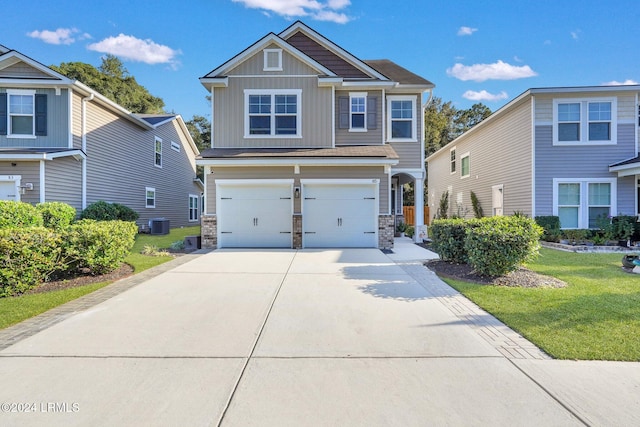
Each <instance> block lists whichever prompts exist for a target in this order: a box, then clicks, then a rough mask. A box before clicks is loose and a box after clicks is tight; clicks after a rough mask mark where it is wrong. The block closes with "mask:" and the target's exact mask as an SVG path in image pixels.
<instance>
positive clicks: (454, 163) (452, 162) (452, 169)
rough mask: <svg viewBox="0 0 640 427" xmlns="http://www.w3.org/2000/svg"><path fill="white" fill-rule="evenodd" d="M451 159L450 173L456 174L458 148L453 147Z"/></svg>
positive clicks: (450, 154)
mask: <svg viewBox="0 0 640 427" xmlns="http://www.w3.org/2000/svg"><path fill="white" fill-rule="evenodd" d="M449 158H450V161H451V164H450V166H449V171H450V172H451V173H456V147H453V148H452V149H451V150H449Z"/></svg>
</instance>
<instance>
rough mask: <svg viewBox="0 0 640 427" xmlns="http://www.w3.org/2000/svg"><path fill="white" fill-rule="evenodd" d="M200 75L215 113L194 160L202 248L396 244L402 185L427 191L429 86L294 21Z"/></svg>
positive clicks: (420, 224)
mask: <svg viewBox="0 0 640 427" xmlns="http://www.w3.org/2000/svg"><path fill="white" fill-rule="evenodd" d="M200 81H201V83H202V84H203V85H204V86H205V88H207V90H208V91H209V92H210V93H211V99H212V117H213V121H212V129H213V131H212V132H213V133H212V145H211V148H210V149H207V150H205V151H204V152H202V153H201V154H200V156H199V157H198V158H197V161H196V163H197V164H199V165H202V166H204V167H205V200H206V211H205V215H204V216H203V231H202V234H203V235H202V237H203V245H204V246H207V247H219V248H224V247H286V248H303V247H304V248H312V247H379V248H390V247H392V246H393V235H394V231H395V226H396V224H397V222H398V221H401V220H402V216H401V215H398V214H397V211H398V210H397V209H395V208H396V207H397V203H400V206H402V204H401V203H402V199H401V191H399V189H400V188H401V185H402V184H404V183H406V182H414V183H415V185H416V187H417V188H418V190H417V191H416V193H417V194H419V195H421V194H422V190H421V189H422V185H423V180H424V178H425V168H424V154H423V153H424V141H423V137H422V110H423V103H424V102H425V101H426V100H427V99H428V98H427V97H424V96H423V95H425V94H429V93H430V91H431V89H432V88H433V84H431V83H430V82H429V81H427V80H425V79H423V78H422V77H419V76H417V75H415V74H413V73H411V72H409V71H407V70H405V69H404V68H402V67H400V66H398V65H396V64H394V63H393V62H391V61H388V60H379V61H363V60H361V59H359V58H356V57H355V56H353V55H352V54H350V53H349V52H347V51H346V50H344V49H342V48H341V47H340V46H338V45H336V44H335V43H333V42H332V41H330V40H328V39H327V38H325V37H324V36H322V35H320V34H318V33H317V32H315V31H314V30H313V29H311V28H309V27H308V26H306V25H305V24H303V23H302V22H299V21H298V22H296V23H294V24H293V25H291V26H290V27H289V28H287V29H285V30H284V31H283V32H281V33H280V34H277V35H276V34H273V33H270V34H268V35H267V36H265V37H263V38H262V39H260V40H258V41H257V42H256V43H254V44H253V45H251V46H249V47H248V48H247V49H244V50H243V51H242V52H241V53H240V54H238V55H236V56H235V57H233V58H232V59H230V60H228V61H227V62H224V63H223V64H222V65H220V66H218V67H217V68H215V69H214V70H212V71H211V72H209V73H207V74H206V75H205V76H204V77H202V78H201V79H200ZM393 195H395V196H396V197H395V198H394V197H393ZM398 196H399V197H398ZM416 199H417V200H416V205H418V206H422V199H421V197H417V198H416ZM418 211H419V212H422V209H419V210H418ZM400 212H401V210H400ZM422 224H423V218H421V217H420V216H418V218H417V225H418V227H417V228H418V230H422V229H423V227H422ZM422 237H424V236H422V235H420V234H419V233H416V239H421V238H422Z"/></svg>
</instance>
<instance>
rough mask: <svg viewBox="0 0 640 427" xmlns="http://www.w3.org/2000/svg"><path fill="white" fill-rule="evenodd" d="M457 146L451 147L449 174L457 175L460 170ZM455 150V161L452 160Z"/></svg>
mask: <svg viewBox="0 0 640 427" xmlns="http://www.w3.org/2000/svg"><path fill="white" fill-rule="evenodd" d="M456 148H458V147H457V146H455V145H454V146H453V147H451V148H450V149H449V175H455V174H456V173H457V172H458V152H457V151H456ZM452 151H454V152H455V153H454V154H455V156H456V157H455V158H454V159H453V162H451V152H452ZM452 163H453V169H454V170H453V172H451V164H452Z"/></svg>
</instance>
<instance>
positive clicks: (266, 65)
mask: <svg viewBox="0 0 640 427" xmlns="http://www.w3.org/2000/svg"><path fill="white" fill-rule="evenodd" d="M262 53H263V60H264V62H263V68H262V71H282V49H263V50H262ZM273 53H275V54H277V55H278V56H277V62H278V65H277V66H275V67H270V66H269V56H270V54H273Z"/></svg>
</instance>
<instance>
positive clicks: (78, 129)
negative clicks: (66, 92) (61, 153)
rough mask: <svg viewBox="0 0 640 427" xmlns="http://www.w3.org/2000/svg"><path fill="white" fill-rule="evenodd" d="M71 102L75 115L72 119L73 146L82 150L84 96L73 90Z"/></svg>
mask: <svg viewBox="0 0 640 427" xmlns="http://www.w3.org/2000/svg"><path fill="white" fill-rule="evenodd" d="M71 102H72V107H71V110H72V111H73V117H72V119H71V126H72V128H73V135H72V138H73V148H75V149H76V150H80V149H82V96H81V95H80V94H78V93H75V92H73V95H72V100H71Z"/></svg>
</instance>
